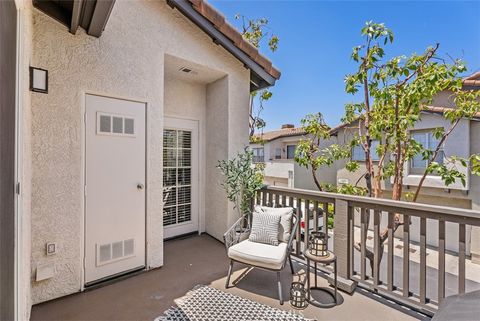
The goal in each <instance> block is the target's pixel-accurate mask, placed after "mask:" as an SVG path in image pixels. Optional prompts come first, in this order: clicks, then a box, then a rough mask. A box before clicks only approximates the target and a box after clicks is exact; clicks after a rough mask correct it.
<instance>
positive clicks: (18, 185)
mask: <svg viewBox="0 0 480 321" xmlns="http://www.w3.org/2000/svg"><path fill="white" fill-rule="evenodd" d="M15 193H17V195H20V182H17V184H16V185H15Z"/></svg>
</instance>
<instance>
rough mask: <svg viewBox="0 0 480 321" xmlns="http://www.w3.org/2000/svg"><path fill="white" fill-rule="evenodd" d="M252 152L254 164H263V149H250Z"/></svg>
mask: <svg viewBox="0 0 480 321" xmlns="http://www.w3.org/2000/svg"><path fill="white" fill-rule="evenodd" d="M252 152H253V162H254V163H263V162H264V161H265V157H264V150H263V147H259V148H252Z"/></svg>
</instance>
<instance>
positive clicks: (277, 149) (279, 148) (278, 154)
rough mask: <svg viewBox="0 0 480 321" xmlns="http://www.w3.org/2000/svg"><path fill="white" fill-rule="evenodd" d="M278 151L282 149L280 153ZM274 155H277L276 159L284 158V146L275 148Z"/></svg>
mask: <svg viewBox="0 0 480 321" xmlns="http://www.w3.org/2000/svg"><path fill="white" fill-rule="evenodd" d="M278 151H280V153H277V152H278ZM274 157H275V159H282V148H281V147H277V148H275V155H274Z"/></svg>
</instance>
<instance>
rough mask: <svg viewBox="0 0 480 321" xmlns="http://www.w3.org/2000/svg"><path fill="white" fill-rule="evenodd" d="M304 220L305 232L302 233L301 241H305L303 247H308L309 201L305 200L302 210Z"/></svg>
mask: <svg viewBox="0 0 480 321" xmlns="http://www.w3.org/2000/svg"><path fill="white" fill-rule="evenodd" d="M303 217H304V220H305V232H304V234H303V237H304V239H303V242H304V243H305V247H304V249H306V248H308V237H309V235H310V201H309V200H305V211H304V212H303Z"/></svg>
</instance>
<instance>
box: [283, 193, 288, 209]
mask: <svg viewBox="0 0 480 321" xmlns="http://www.w3.org/2000/svg"><path fill="white" fill-rule="evenodd" d="M282 206H283V207H287V196H285V195H282Z"/></svg>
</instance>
